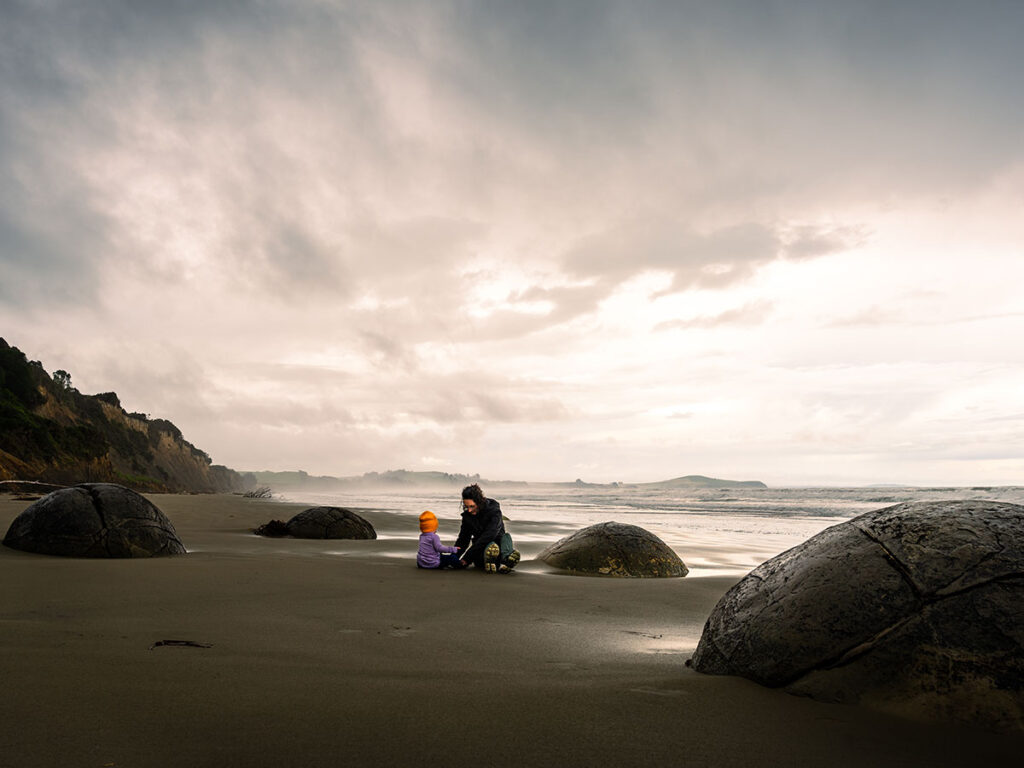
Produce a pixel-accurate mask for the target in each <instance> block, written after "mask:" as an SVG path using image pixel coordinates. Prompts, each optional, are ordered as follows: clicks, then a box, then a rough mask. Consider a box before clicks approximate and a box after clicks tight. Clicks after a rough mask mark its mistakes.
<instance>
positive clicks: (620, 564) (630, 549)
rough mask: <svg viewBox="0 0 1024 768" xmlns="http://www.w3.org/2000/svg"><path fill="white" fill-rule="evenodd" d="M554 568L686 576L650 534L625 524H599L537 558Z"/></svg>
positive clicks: (683, 568)
mask: <svg viewBox="0 0 1024 768" xmlns="http://www.w3.org/2000/svg"><path fill="white" fill-rule="evenodd" d="M537 559H538V560H542V561H543V562H545V563H547V564H548V565H550V566H552V567H553V568H561V569H563V570H566V571H569V572H570V573H575V574H583V575H588V576H625V577H635V578H645V577H666V576H685V575H686V574H687V573H688V569H687V567H686V566H685V565H684V564H683V561H682V560H680V559H679V556H678V555H677V554H676V553H675V552H673V551H672V549H671V548H670V547H669V546H668V545H667V544H666V543H665V542H663V541H662V540H661V539H659V538H658V537H657V536H655V535H654V534H653V533H651V532H650V531H646V530H644V529H643V528H640V527H638V526H635V525H625V524H623V523H615V522H610V523H598V524H597V525H591V526H589V527H587V528H583V529H582V530H579V531H576V533H574V534H572V535H571V536H566V537H565V538H564V539H561V540H560V541H558V542H556V543H554V544H552V545H551V546H550V547H548V548H547V549H545V550H544V551H543V552H541V553H540V554H539V555H538V556H537Z"/></svg>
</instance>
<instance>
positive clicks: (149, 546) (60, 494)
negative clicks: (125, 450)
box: [3, 483, 185, 558]
mask: <svg viewBox="0 0 1024 768" xmlns="http://www.w3.org/2000/svg"><path fill="white" fill-rule="evenodd" d="M3 543H4V544H5V545H6V546H8V547H11V548H12V549H19V550H22V551H24V552H35V553H37V554H41V555H61V556H64V557H111V558H121V557H159V556H162V555H181V554H185V547H184V545H183V544H182V543H181V540H180V539H179V538H178V534H177V533H176V532H175V530H174V526H173V525H171V521H170V520H168V519H167V517H166V516H165V515H164V513H163V512H161V511H160V510H159V509H158V508H157V507H156V505H154V504H153V503H152V502H151V501H149V500H148V499H147V498H145V497H144V496H141V495H139V494H138V493H136V492H135V491H132V490H130V489H128V488H125V487H123V486H120V485H114V484H112V483H86V484H83V485H77V486H74V487H72V488H62V489H60V490H57V491H54V492H53V493H49V494H47V495H46V496H44V497H43V498H41V499H39V500H38V501H36V502H35V503H34V504H32V505H31V506H30V507H28V508H27V509H25V511H23V512H22V513H21V514H20V515H18V516H17V517H16V518H14V521H13V522H12V523H11V525H10V528H9V529H8V530H7V535H6V536H5V537H4V542H3Z"/></svg>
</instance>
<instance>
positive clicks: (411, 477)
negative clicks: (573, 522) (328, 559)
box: [247, 469, 768, 492]
mask: <svg viewBox="0 0 1024 768" xmlns="http://www.w3.org/2000/svg"><path fill="white" fill-rule="evenodd" d="M247 474H249V475H252V476H253V477H254V478H255V479H256V482H257V484H259V485H261V486H267V487H270V488H273V489H274V490H304V491H324V492H330V491H334V490H343V489H374V488H376V489H385V490H390V489H396V488H435V487H436V488H463V487H465V486H467V485H470V484H471V483H479V484H480V485H481V486H483V488H484V490H487V489H488V488H492V487H508V486H530V487H537V488H543V487H553V488H668V489H671V488H767V487H768V486H766V485H765V484H764V483H762V482H761V481H759V480H743V481H740V480H718V479H716V478H713V477H704V476H703V475H687V476H686V477H677V478H675V479H673V480H663V481H661V482H657V483H585V482H583V481H582V480H579V479H577V480H575V481H574V482H565V483H528V482H525V481H522V480H486V479H482V478H481V477H480V475H461V474H449V473H447V472H410V471H409V470H405V469H389V470H388V471H387V472H367V473H366V474H364V475H357V476H350V477H332V476H330V475H310V474H307V473H306V472H303V471H302V470H298V471H293V472H266V471H262V472H249V473H247Z"/></svg>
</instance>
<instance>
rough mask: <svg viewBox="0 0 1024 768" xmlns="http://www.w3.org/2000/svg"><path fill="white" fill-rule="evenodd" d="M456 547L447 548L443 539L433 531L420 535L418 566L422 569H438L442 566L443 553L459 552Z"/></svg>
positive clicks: (417, 555) (417, 554) (417, 556)
mask: <svg viewBox="0 0 1024 768" xmlns="http://www.w3.org/2000/svg"><path fill="white" fill-rule="evenodd" d="M458 551H459V550H457V549H456V548H455V547H446V546H444V544H442V543H441V538H440V537H439V536H438V535H437V534H436V533H434V532H433V531H431V532H430V533H421V534H420V549H419V552H417V553H416V565H418V566H419V567H420V568H437V566H439V565H440V564H441V553H442V552H458Z"/></svg>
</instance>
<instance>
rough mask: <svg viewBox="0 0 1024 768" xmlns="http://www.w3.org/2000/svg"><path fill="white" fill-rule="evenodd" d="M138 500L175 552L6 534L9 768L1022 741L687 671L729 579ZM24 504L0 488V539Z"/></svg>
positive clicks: (828, 761)
mask: <svg viewBox="0 0 1024 768" xmlns="http://www.w3.org/2000/svg"><path fill="white" fill-rule="evenodd" d="M150 498H152V499H153V501H154V502H155V503H156V504H157V505H158V506H159V507H160V508H161V509H163V510H164V512H165V513H166V514H167V515H168V517H170V519H171V520H172V522H173V523H174V525H175V527H176V528H177V530H178V533H179V535H180V537H181V539H182V540H183V541H184V543H185V545H186V546H187V547H188V548H189V551H190V553H189V554H188V555H186V556H182V557H175V558H164V559H154V560H82V559H67V558H53V557H44V556H39V555H31V554H25V553H20V552H15V551H13V550H10V549H7V548H6V547H0V675H2V677H0V679H2V680H3V683H4V695H3V696H2V697H0V702H2V703H0V722H2V723H3V724H4V727H3V729H2V730H0V734H2V735H0V764H3V765H10V766H18V767H19V768H29V767H30V766H47V768H50V767H52V766H97V768H98V767H99V766H133V767H137V768H146V767H147V766H211V767H213V766H218V767H222V766H275V768H281V767H282V766H328V765H330V766H337V765H385V764H391V765H432V764H438V765H446V766H463V765H466V766H469V765H472V766H476V767H479V766H480V765H511V766H515V765H520V766H549V765H550V766H594V765H637V766H639V765H653V764H663V765H682V766H691V765H692V766H744V767H745V768H746V767H748V766H771V765H801V766H830V767H832V768H834V767H835V766H868V765H870V766H925V765H928V766H954V765H955V766H963V765H965V764H967V765H985V764H991V765H1001V764H1013V763H1016V761H1017V760H1018V759H1019V755H1020V753H1021V750H1022V748H1024V737H1018V736H1000V735H995V734H989V733H985V732H982V731H977V730H972V729H966V728H959V727H941V726H934V725H926V724H919V723H913V722H910V721H906V720H901V719H898V718H895V717H891V716H888V715H884V714H881V713H877V712H873V711H870V710H866V709H863V708H859V707H849V706H841V705H833V704H822V703H818V702H814V701H811V700H808V699H802V698H798V697H795V696H791V695H789V694H786V693H783V692H780V691H774V690H769V689H765V688H762V687H760V686H757V685H755V684H753V683H750V682H748V681H745V680H741V679H734V678H723V677H710V676H705V675H700V674H697V673H696V672H693V671H692V670H690V669H687V668H686V667H685V666H684V662H685V660H686V659H687V658H688V657H689V655H690V654H691V653H692V651H693V649H694V647H695V646H696V643H697V639H698V637H699V635H700V631H701V628H702V627H703V623H704V620H705V619H706V617H707V615H708V613H709V612H710V610H711V608H712V606H713V605H714V604H715V602H716V601H717V600H718V598H719V597H720V596H721V595H722V594H723V593H724V592H725V590H726V589H728V587H729V586H730V585H731V584H732V583H733V582H734V581H735V578H732V577H728V578H725V577H706V578H693V577H687V578H684V579H665V580H618V579H599V578H580V577H572V576H564V575H556V574H552V573H551V572H549V571H548V570H547V569H546V568H544V567H543V566H542V565H540V564H537V563H533V562H530V561H529V558H530V557H532V556H533V555H535V554H536V551H535V549H536V548H535V547H534V548H531V547H530V545H529V544H528V543H527V544H525V545H524V546H521V549H523V553H524V556H525V557H526V558H527V560H525V561H524V563H523V565H522V566H521V568H520V570H518V571H517V572H516V573H514V574H512V575H510V576H491V575H484V574H481V573H477V572H458V573H456V572H425V571H420V570H417V569H416V568H415V566H414V562H413V558H414V553H415V528H414V521H412V520H410V519H406V518H404V517H401V516H397V515H393V514H390V513H387V512H381V511H372V510H371V511H367V512H365V513H364V514H365V516H366V517H367V518H368V519H369V520H370V521H371V522H372V523H373V524H374V526H375V527H376V528H377V530H378V532H379V533H380V534H381V538H380V539H378V540H377V541H365V542H364V541H360V542H352V541H348V542H336V541H335V542H331V541H296V540H275V539H263V538H259V537H256V536H253V535H252V534H251V533H250V531H251V530H252V529H253V528H255V527H256V526H257V525H259V524H260V523H264V522H267V521H268V520H270V519H271V518H279V519H287V518H288V517H289V516H290V515H291V514H294V512H295V511H298V510H299V509H302V508H304V505H284V504H281V503H278V502H268V501H259V500H252V499H243V498H240V497H235V496H151V497H150ZM28 503H29V502H27V501H18V500H15V499H14V498H12V497H10V496H3V495H0V533H3V532H6V530H7V526H8V525H9V524H10V521H11V520H13V518H14V517H15V516H16V515H17V514H18V513H19V512H20V511H21V510H22V509H24V508H25V507H26V506H27V505H28ZM454 526H455V523H454V521H448V520H445V519H443V518H442V521H441V531H440V533H441V535H442V538H443V539H444V540H445V541H446V543H447V542H448V541H450V539H451V537H452V536H453V534H454V533H455V527H454ZM410 528H412V530H410ZM680 554H681V556H682V557H683V559H684V560H685V559H686V553H685V552H680ZM167 640H175V641H191V642H193V643H196V644H201V645H202V646H208V647H198V645H197V646H189V645H155V644H156V643H158V642H160V641H167Z"/></svg>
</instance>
